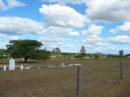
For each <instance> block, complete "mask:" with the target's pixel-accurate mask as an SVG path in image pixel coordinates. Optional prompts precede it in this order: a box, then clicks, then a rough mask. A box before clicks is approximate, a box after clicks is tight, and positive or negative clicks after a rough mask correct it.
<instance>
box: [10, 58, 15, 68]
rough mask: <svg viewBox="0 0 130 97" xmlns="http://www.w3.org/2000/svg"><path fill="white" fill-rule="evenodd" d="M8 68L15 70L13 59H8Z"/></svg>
mask: <svg viewBox="0 0 130 97" xmlns="http://www.w3.org/2000/svg"><path fill="white" fill-rule="evenodd" d="M9 70H15V60H14V59H12V58H11V59H10V60H9Z"/></svg>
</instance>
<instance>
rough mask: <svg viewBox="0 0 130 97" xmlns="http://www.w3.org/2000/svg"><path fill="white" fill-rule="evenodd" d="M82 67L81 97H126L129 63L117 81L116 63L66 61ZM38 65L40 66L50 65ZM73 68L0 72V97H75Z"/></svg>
mask: <svg viewBox="0 0 130 97" xmlns="http://www.w3.org/2000/svg"><path fill="white" fill-rule="evenodd" d="M58 62H59V63H60V61H57V62H54V63H58ZM67 62H68V63H81V64H83V68H82V70H83V72H82V88H83V91H82V94H83V96H82V97H129V96H130V95H129V91H130V60H125V61H124V62H125V79H124V80H120V73H119V70H120V60H70V61H67ZM52 63H53V61H52V62H50V61H49V62H47V61H46V62H45V63H44V62H42V63H39V64H33V65H36V66H42V65H44V64H45V65H47V64H52ZM75 91H76V68H74V67H71V68H65V69H47V68H45V69H32V70H23V71H20V70H17V71H8V72H0V97H76V96H75Z"/></svg>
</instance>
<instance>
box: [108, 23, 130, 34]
mask: <svg viewBox="0 0 130 97" xmlns="http://www.w3.org/2000/svg"><path fill="white" fill-rule="evenodd" d="M110 32H114V33H115V32H130V22H125V23H124V24H123V25H120V26H118V27H116V28H114V29H111V30H110Z"/></svg>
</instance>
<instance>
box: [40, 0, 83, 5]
mask: <svg viewBox="0 0 130 97" xmlns="http://www.w3.org/2000/svg"><path fill="white" fill-rule="evenodd" d="M42 1H43V2H49V3H60V4H61V3H62V4H64V3H74V4H81V3H83V2H84V1H85V0H42Z"/></svg>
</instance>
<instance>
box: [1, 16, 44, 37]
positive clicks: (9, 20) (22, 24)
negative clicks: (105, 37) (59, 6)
mask: <svg viewBox="0 0 130 97" xmlns="http://www.w3.org/2000/svg"><path fill="white" fill-rule="evenodd" d="M43 32H44V27H43V24H42V23H39V22H37V21H34V20H32V19H27V18H20V17H0V33H3V34H10V35H18V34H29V33H32V34H41V33H43Z"/></svg>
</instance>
